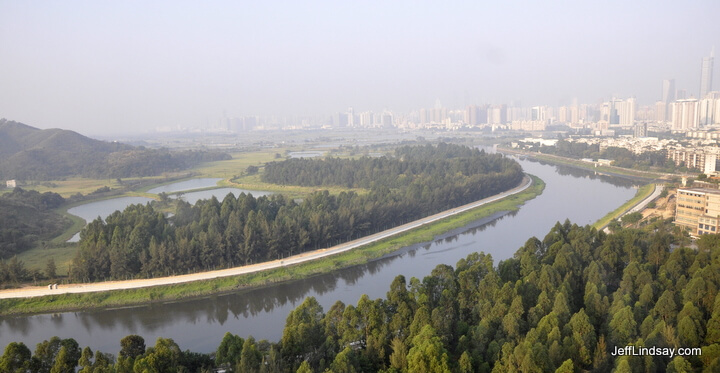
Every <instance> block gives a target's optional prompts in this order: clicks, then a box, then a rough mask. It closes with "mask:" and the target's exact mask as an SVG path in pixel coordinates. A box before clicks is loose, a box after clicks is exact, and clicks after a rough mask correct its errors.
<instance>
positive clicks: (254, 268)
mask: <svg viewBox="0 0 720 373" xmlns="http://www.w3.org/2000/svg"><path fill="white" fill-rule="evenodd" d="M531 185H532V179H531V178H530V177H529V176H527V175H525V177H524V178H523V180H522V182H521V183H520V185H518V186H517V187H515V188H513V189H510V190H508V191H506V192H503V193H500V194H496V195H494V196H492V197H488V198H485V199H481V200H479V201H476V202H473V203H469V204H467V205H463V206H460V207H456V208H454V209H450V210H447V211H443V212H441V213H438V214H435V215H431V216H428V217H426V218H423V219H420V220H416V221H413V222H410V223H407V224H403V225H400V226H397V227H395V228H391V229H388V230H385V231H382V232H379V233H376V234H373V235H370V236H366V237H363V238H359V239H357V240H353V241H349V242H346V243H343V244H340V245H337V246H333V247H329V248H326V249H320V250H315V251H310V252H306V253H302V254H298V255H294V256H290V257H287V258H285V259H282V260H273V261H270V262H263V263H258V264H252V265H247V266H242V267H235V268H228V269H221V270H217V271H208V272H199V273H192V274H187V275H180V276H171V277H158V278H151V279H142V280H128V281H107V282H96V283H86V284H67V285H59V286H58V288H57V289H49V288H48V287H47V286H33V287H25V288H21V289H10V290H0V299H9V298H29V297H39V296H45V295H55V294H67V293H91V292H98V291H109V290H124V289H137V288H143V287H150V286H160V285H174V284H181V283H185V282H192V281H200V280H210V279H214V278H219V277H227V276H237V275H242V274H246V273H253V272H259V271H264V270H267V269H272V268H279V267H283V266H287V265H293V264H298V263H303V262H307V261H310V260H315V259H319V258H324V257H326V256H330V255H334V254H339V253H342V252H345V251H348V250H352V249H355V248H358V247H360V246H364V245H367V244H370V243H373V242H375V241H379V240H382V239H385V238H388V237H391V236H394V235H396V234H399V233H402V232H406V231H409V230H411V229H415V228H417V227H420V226H423V225H426V224H430V223H433V222H436V221H438V220H441V219H444V218H447V217H449V216H453V215H457V214H459V213H462V212H465V211H468V210H472V209H474V208H476V207H479V206H482V205H485V204H488V203H491V202H495V201H497V200H500V199H502V198H505V197H507V196H510V195H513V194H517V193H520V192H522V191H524V190H526V189H527V188H529V187H530V186H531Z"/></svg>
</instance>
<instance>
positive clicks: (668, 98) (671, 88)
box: [662, 79, 675, 104]
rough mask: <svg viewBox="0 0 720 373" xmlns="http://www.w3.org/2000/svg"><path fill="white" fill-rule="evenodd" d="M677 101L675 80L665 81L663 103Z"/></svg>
mask: <svg viewBox="0 0 720 373" xmlns="http://www.w3.org/2000/svg"><path fill="white" fill-rule="evenodd" d="M673 101H675V79H665V80H663V87H662V102H664V103H666V104H669V103H671V102H673Z"/></svg>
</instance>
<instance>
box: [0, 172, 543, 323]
mask: <svg viewBox="0 0 720 373" xmlns="http://www.w3.org/2000/svg"><path fill="white" fill-rule="evenodd" d="M533 181H534V184H533V186H531V187H530V188H528V189H527V190H525V191H524V192H522V193H519V194H515V195H512V196H509V197H507V198H504V199H502V200H500V201H496V202H493V203H491V204H488V205H485V206H481V207H479V208H476V209H473V210H471V211H467V212H465V213H462V214H458V215H455V216H452V217H449V218H447V219H443V220H441V221H439V222H436V223H433V224H429V225H426V226H423V227H420V228H417V229H414V230H412V231H409V232H405V233H403V234H400V235H397V236H393V237H390V238H387V239H385V240H382V241H379V242H376V243H373V244H371V245H367V246H364V247H362V248H358V249H355V250H351V251H349V252H345V253H342V254H338V255H333V256H330V257H327V258H322V259H319V260H314V261H311V262H306V263H302V264H298V265H294V266H288V267H283V268H277V269H272V270H268V271H262V272H258V273H253V274H247V275H241V276H233V277H225V278H220V279H214V280H207V281H197V282H192V283H187V284H179V285H171V286H157V287H152V288H143V289H132V290H119V291H110V292H101V293H87V294H64V295H60V296H55V295H53V296H46V297H35V298H24V299H4V300H0V315H16V314H29V313H46V312H60V311H70V310H80V309H90V308H104V307H117V306H128V305H138V304H145V303H149V302H157V301H171V300H177V299H188V298H193V297H202V296H207V295H211V294H219V293H225V292H232V291H238V290H240V289H244V288H250V287H262V286H267V285H270V284H273V283H278V282H283V281H289V280H296V279H301V278H306V277H309V276H313V275H317V274H320V273H327V272H331V271H333V270H336V269H339V268H347V267H351V266H354V265H359V264H364V263H367V262H368V261H371V260H373V259H376V258H379V257H381V256H383V255H386V254H388V253H392V252H395V251H397V250H398V249H400V248H402V247H406V246H409V245H412V244H415V243H419V242H428V241H431V240H432V239H433V238H434V237H436V236H437V235H440V234H443V233H445V232H448V231H451V230H453V229H456V228H460V227H463V226H465V225H467V224H469V223H471V222H473V221H476V220H478V219H480V218H483V217H487V216H491V215H493V214H496V213H498V212H501V211H513V210H517V209H518V208H519V207H520V206H521V205H522V204H523V203H525V202H526V201H528V200H530V199H532V198H535V197H536V196H537V195H539V194H540V193H542V191H543V189H544V188H545V184H544V183H543V182H542V180H540V179H539V178H537V177H534V176H533Z"/></svg>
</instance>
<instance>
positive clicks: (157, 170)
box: [0, 119, 230, 181]
mask: <svg viewBox="0 0 720 373" xmlns="http://www.w3.org/2000/svg"><path fill="white" fill-rule="evenodd" d="M223 159H230V156H229V155H228V154H225V153H212V152H204V151H184V152H170V151H168V150H167V149H146V148H144V147H135V146H132V145H127V144H121V143H117V142H107V141H100V140H95V139H91V138H89V137H86V136H83V135H81V134H79V133H77V132H74V131H68V130H62V129H57V128H53V129H46V130H41V129H38V128H34V127H31V126H28V125H26V124H22V123H18V122H14V121H8V120H6V119H0V181H2V180H11V179H18V180H52V179H59V178H63V177H67V176H85V177H102V178H116V177H133V176H154V175H159V174H161V173H163V172H172V171H180V170H183V169H186V168H188V167H191V166H193V165H195V164H197V163H200V162H207V161H217V160H223Z"/></svg>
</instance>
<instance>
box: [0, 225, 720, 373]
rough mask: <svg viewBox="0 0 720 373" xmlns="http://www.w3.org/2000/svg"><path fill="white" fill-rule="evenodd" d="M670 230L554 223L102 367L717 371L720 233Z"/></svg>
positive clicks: (8, 357) (129, 345)
mask: <svg viewBox="0 0 720 373" xmlns="http://www.w3.org/2000/svg"><path fill="white" fill-rule="evenodd" d="M673 230H674V228H673V227H672V225H671V224H669V223H667V222H657V223H655V224H653V225H651V226H649V227H648V229H647V230H644V231H640V230H635V229H623V230H620V231H619V232H616V233H613V234H609V235H606V234H605V233H603V232H599V231H597V230H595V229H594V228H592V227H590V226H586V227H579V226H577V225H574V224H571V223H569V222H565V223H564V224H560V223H558V224H556V225H555V226H554V227H553V228H552V230H551V231H550V232H549V233H548V234H547V235H546V236H545V237H544V238H543V239H542V240H540V239H538V238H531V239H529V240H528V241H527V242H526V243H525V245H524V246H523V247H521V248H520V249H519V250H518V251H517V252H516V253H515V255H514V256H513V257H512V258H510V259H508V260H505V261H502V262H500V263H499V264H498V265H497V267H495V266H494V265H493V261H492V258H491V257H490V256H489V255H485V254H481V253H474V254H471V255H469V256H468V257H467V258H465V259H462V260H460V261H459V262H458V263H457V265H456V266H455V268H453V267H451V266H448V265H439V266H437V267H436V268H435V269H434V270H433V271H432V273H431V274H430V275H429V276H427V277H425V278H424V279H422V280H419V279H416V278H412V279H410V280H409V281H406V279H405V278H404V277H403V276H398V277H396V278H395V280H394V281H393V283H392V284H391V286H390V289H389V290H388V292H387V296H386V298H385V299H376V300H371V299H369V298H368V297H367V296H362V297H361V298H360V300H359V301H358V303H357V305H345V304H344V303H342V302H337V303H335V304H334V305H333V306H332V307H331V308H330V309H329V310H328V311H327V312H325V311H324V310H323V309H322V307H321V306H320V305H319V304H318V303H317V301H316V300H315V299H314V298H308V299H306V300H305V301H304V302H303V303H302V304H301V305H300V306H298V307H297V308H296V309H295V310H293V311H292V312H291V313H290V315H289V316H288V318H287V322H286V326H285V329H284V331H283V335H282V339H281V340H280V341H279V342H277V343H270V342H267V341H255V340H254V339H253V338H252V337H248V338H246V339H244V338H242V337H239V336H237V335H233V334H231V333H228V334H226V335H225V337H224V338H223V339H222V341H221V342H220V345H219V346H218V348H217V351H216V352H215V353H214V354H212V355H213V356H207V355H202V354H195V355H193V354H192V353H189V352H188V353H181V352H180V349H179V348H178V347H177V345H175V344H174V343H173V342H172V341H171V340H165V339H162V338H161V339H158V342H157V344H156V347H155V348H151V349H145V346H144V342H143V341H142V340H141V338H140V337H137V336H130V337H127V338H132V339H131V340H124V342H123V344H122V345H123V350H122V351H121V352H120V357H119V358H118V362H117V363H115V364H112V363H108V364H107V367H108V368H107V369H108V370H96V371H101V372H103V371H113V372H132V371H135V372H137V371H148V372H167V371H183V370H182V369H190V368H189V365H190V364H195V365H193V367H194V368H195V369H196V370H190V371H201V370H202V369H210V368H212V367H232V368H234V369H235V371H237V372H361V371H365V372H517V371H522V372H553V371H554V372H576V371H590V372H609V371H614V372H654V371H670V372H691V371H717V370H718V369H720V295H718V289H720V238H718V236H714V235H713V236H703V237H702V238H701V239H699V240H698V242H697V246H698V249H697V250H694V249H689V248H686V247H680V246H678V247H676V248H675V249H671V247H672V246H674V245H676V244H678V243H681V242H682V241H684V237H682V236H681V235H678V234H677V233H676V232H674V231H673ZM127 338H126V339H127ZM138 338H140V339H138ZM20 345H21V344H17V343H14V344H11V345H9V346H8V347H7V348H6V350H5V355H3V357H2V358H0V368H1V367H5V366H7V365H3V364H7V362H8V361H18V359H12V356H13V354H17V352H15V351H20V350H22V351H24V352H23V353H24V354H25V356H27V354H28V351H27V348H25V350H23V346H20ZM625 346H635V348H636V351H639V348H643V347H647V348H650V347H656V348H674V349H675V351H676V353H677V348H678V347H684V348H698V349H700V351H701V355H695V356H690V355H685V356H678V355H677V354H676V356H674V357H670V356H664V355H645V356H616V355H615V354H613V353H614V352H615V349H616V348H623V347H625ZM38 350H41V349H40V345H39V346H38ZM72 351H74V352H73V353H74V354H75V355H73V356H77V355H78V351H79V350H78V349H76V348H73V349H72ZM130 351H132V352H130ZM36 354H37V352H36ZM83 355H87V356H90V353H89V352H88V354H85V353H84V352H83ZM101 356H105V355H101ZM160 356H162V358H160ZM183 359H185V360H183ZM56 361H57V358H56ZM82 361H88V360H87V359H86V360H82ZM95 361H98V358H97V357H96V358H95ZM99 361H101V362H102V363H101V364H105V359H104V358H102V357H101V358H100V360H99ZM85 364H86V365H85V366H87V363H85ZM160 364H164V365H162V366H160ZM181 367H183V368H181ZM103 369H104V368H103ZM3 371H13V370H3ZM21 371H23V372H24V371H26V370H21ZM184 371H188V370H184Z"/></svg>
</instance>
